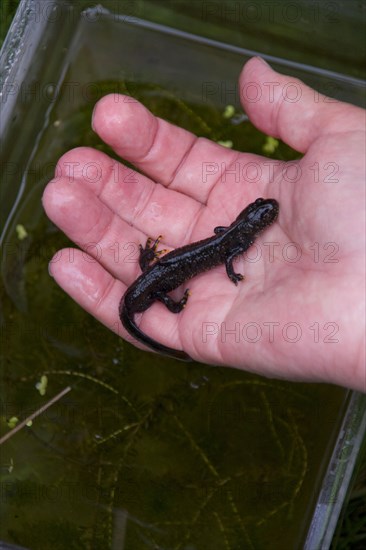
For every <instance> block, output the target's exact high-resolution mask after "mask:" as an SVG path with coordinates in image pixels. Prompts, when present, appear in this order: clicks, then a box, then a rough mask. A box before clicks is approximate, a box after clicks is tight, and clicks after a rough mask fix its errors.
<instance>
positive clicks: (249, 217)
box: [234, 198, 279, 232]
mask: <svg viewBox="0 0 366 550" xmlns="http://www.w3.org/2000/svg"><path fill="white" fill-rule="evenodd" d="M278 211H279V204H278V202H277V201H276V200H275V199H262V198H259V199H257V200H256V201H254V202H252V203H251V204H249V205H248V206H247V207H246V208H244V210H243V211H242V212H240V214H239V216H238V217H237V218H236V220H235V222H234V223H237V222H238V221H239V222H240V221H242V222H243V224H245V226H247V229H248V230H249V231H253V232H257V231H261V230H262V229H264V228H265V227H267V226H268V225H271V223H273V222H274V221H276V219H277V216H278Z"/></svg>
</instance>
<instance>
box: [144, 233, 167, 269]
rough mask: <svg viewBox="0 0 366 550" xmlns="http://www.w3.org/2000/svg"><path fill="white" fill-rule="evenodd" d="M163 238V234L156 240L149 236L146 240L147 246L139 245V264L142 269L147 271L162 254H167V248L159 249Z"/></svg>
mask: <svg viewBox="0 0 366 550" xmlns="http://www.w3.org/2000/svg"><path fill="white" fill-rule="evenodd" d="M161 239H162V236H161V235H159V237H158V238H157V239H155V241H153V240H152V239H151V237H149V238H148V239H147V241H146V244H145V247H143V246H142V245H141V244H140V245H139V248H140V257H139V265H140V268H141V271H146V269H147V268H148V267H150V265H151V264H152V263H154V262H155V261H156V260H158V259H159V258H160V256H161V255H162V254H165V252H167V251H166V250H157V248H158V245H159V242H160V241H161Z"/></svg>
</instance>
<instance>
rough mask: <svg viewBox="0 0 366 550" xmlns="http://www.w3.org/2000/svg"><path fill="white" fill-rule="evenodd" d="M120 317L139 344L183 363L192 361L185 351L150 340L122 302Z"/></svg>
mask: <svg viewBox="0 0 366 550" xmlns="http://www.w3.org/2000/svg"><path fill="white" fill-rule="evenodd" d="M119 316H120V319H121V321H122V324H123V326H124V327H125V329H126V330H127V331H128V332H129V334H131V336H133V337H134V338H135V339H136V340H137V341H138V342H141V343H142V344H145V345H146V346H149V348H150V349H152V350H154V351H157V352H158V353H162V354H163V355H166V356H168V357H173V358H174V359H180V360H181V361H187V362H188V361H192V358H191V357H190V356H189V355H188V353H185V352H184V351H181V350H178V349H174V348H170V347H168V346H164V344H160V343H159V342H157V341H156V340H154V339H153V338H150V336H148V335H147V334H145V333H144V332H142V330H140V329H139V327H138V326H137V325H136V323H135V319H134V317H133V315H130V313H129V312H128V311H127V308H126V306H125V304H124V303H123V301H121V307H120V315H119Z"/></svg>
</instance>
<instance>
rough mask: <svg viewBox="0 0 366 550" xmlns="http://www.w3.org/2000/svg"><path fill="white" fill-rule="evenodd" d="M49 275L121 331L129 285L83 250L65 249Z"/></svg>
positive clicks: (112, 328)
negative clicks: (120, 313) (122, 306)
mask: <svg viewBox="0 0 366 550" xmlns="http://www.w3.org/2000/svg"><path fill="white" fill-rule="evenodd" d="M49 272H50V275H51V276H52V277H54V279H55V281H56V282H57V283H58V285H59V286H60V287H61V288H62V289H63V290H64V291H65V292H66V293H67V294H69V296H71V298H72V299H73V300H75V302H77V303H78V304H79V305H80V306H81V307H82V308H84V309H85V310H86V311H87V312H88V313H90V314H91V315H93V316H94V317H95V318H96V319H98V320H99V321H100V322H101V323H103V324H104V325H105V326H107V327H108V328H110V329H111V330H113V331H114V332H117V333H118V332H119V319H118V304H119V302H120V300H121V296H122V295H123V293H124V291H125V288H126V287H125V285H124V284H123V283H121V282H120V281H118V280H117V279H115V278H114V277H113V276H112V275H111V274H110V273H108V271H106V270H105V269H103V267H102V266H101V265H100V264H98V263H97V262H93V261H92V259H91V258H89V261H88V259H87V257H86V255H83V253H82V252H81V251H80V250H74V249H63V250H60V251H59V252H57V254H56V255H55V256H54V258H53V259H52V260H51V262H50V264H49Z"/></svg>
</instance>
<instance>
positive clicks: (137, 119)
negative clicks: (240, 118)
mask: <svg viewBox="0 0 366 550" xmlns="http://www.w3.org/2000/svg"><path fill="white" fill-rule="evenodd" d="M92 124H93V129H94V130H95V131H96V132H97V133H98V135H99V136H100V137H101V138H102V139H103V141H105V142H106V143H108V144H109V145H110V146H111V147H112V148H113V149H114V150H115V151H116V153H117V154H118V155H120V156H121V157H122V158H123V159H126V160H128V161H130V162H131V163H133V164H134V165H135V166H136V167H138V168H139V169H140V170H142V171H143V172H144V173H145V174H147V175H148V176H149V177H151V178H152V179H153V180H154V181H157V182H160V183H162V184H163V185H164V186H169V188H170V189H174V190H176V191H180V192H182V193H185V194H186V195H189V196H190V197H193V198H194V199H196V200H198V201H200V202H202V203H205V202H206V201H207V198H208V196H209V194H210V191H211V189H212V188H213V187H214V186H215V184H216V181H217V180H218V179H219V177H220V173H219V171H215V173H214V177H205V176H206V175H207V170H208V171H209V170H211V168H212V166H213V167H216V165H217V159H218V158H220V162H222V163H224V164H225V165H230V164H232V162H233V161H234V159H235V158H236V156H237V153H236V152H235V151H232V150H230V149H228V148H226V147H222V146H221V145H218V144H217V143H213V142H211V141H209V140H207V139H204V138H198V139H197V138H196V136H194V135H193V134H191V133H190V132H188V131H186V130H184V129H183V128H179V127H177V126H175V125H173V124H170V123H168V122H166V121H165V120H162V119H161V118H159V117H155V116H154V115H153V114H152V113H151V112H150V111H148V109H146V108H145V107H144V106H143V105H142V104H141V103H139V102H138V101H136V100H133V99H132V98H131V97H127V96H122V95H115V94H114V95H107V96H105V97H103V98H102V99H101V100H100V101H99V102H98V103H97V104H96V106H95V109H94V113H93V121H92Z"/></svg>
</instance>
